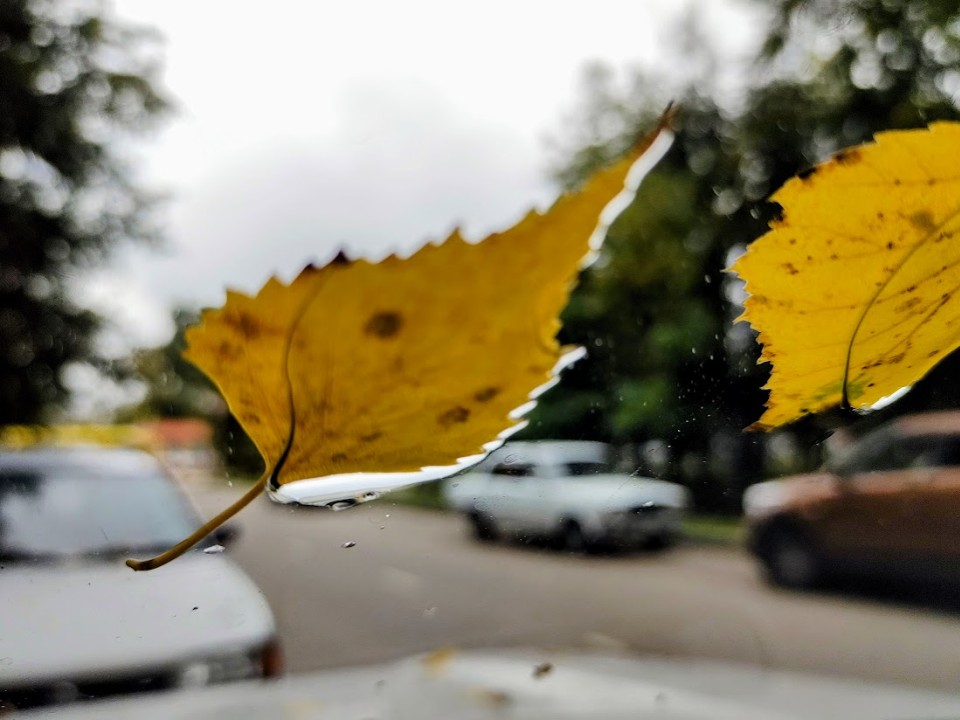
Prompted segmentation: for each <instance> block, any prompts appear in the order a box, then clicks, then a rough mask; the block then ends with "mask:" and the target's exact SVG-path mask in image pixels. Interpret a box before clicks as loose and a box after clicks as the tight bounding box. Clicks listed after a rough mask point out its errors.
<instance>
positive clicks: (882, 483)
mask: <svg viewBox="0 0 960 720" xmlns="http://www.w3.org/2000/svg"><path fill="white" fill-rule="evenodd" d="M925 449H926V448H925V446H924V445H923V444H918V443H916V442H911V439H905V438H902V437H900V436H898V435H896V434H895V433H893V432H888V431H881V432H879V433H874V434H873V435H872V436H867V437H866V438H864V440H863V441H861V443H859V444H858V446H857V448H856V449H855V450H854V452H853V453H851V455H850V456H849V457H848V458H847V460H846V462H844V463H842V464H841V465H840V466H838V467H837V471H836V484H835V492H834V493H833V494H831V495H830V496H829V497H827V498H825V499H824V500H823V501H821V502H820V503H818V504H817V505H816V506H815V507H813V508H811V510H810V517H809V519H810V521H811V524H812V525H813V526H814V527H815V529H816V535H817V540H818V542H819V543H820V544H821V546H822V548H823V549H824V551H825V552H827V554H829V555H831V556H835V557H845V558H848V559H852V560H865V561H870V562H884V563H886V562H889V561H900V560H902V559H903V558H905V557H909V556H916V555H918V554H922V553H923V542H924V541H923V540H922V537H923V535H924V531H925V529H924V523H925V522H926V520H925V518H924V516H923V513H921V512H918V509H917V508H918V505H917V499H918V495H919V493H920V490H921V488H923V487H925V486H926V485H927V484H928V483H929V482H930V479H931V474H932V470H931V468H929V467H926V466H924V464H923V463H922V462H918V458H920V457H921V456H922V455H923V453H924V451H925Z"/></svg>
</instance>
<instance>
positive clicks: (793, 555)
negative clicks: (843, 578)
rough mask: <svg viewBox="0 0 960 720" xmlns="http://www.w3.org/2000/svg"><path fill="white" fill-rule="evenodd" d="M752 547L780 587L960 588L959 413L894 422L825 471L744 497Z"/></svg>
mask: <svg viewBox="0 0 960 720" xmlns="http://www.w3.org/2000/svg"><path fill="white" fill-rule="evenodd" d="M743 504H744V512H745V514H746V519H747V523H748V546H749V548H750V550H751V552H753V554H754V555H756V557H757V558H758V559H759V560H760V562H761V564H762V565H763V568H764V570H765V572H766V574H767V577H768V578H769V579H770V580H771V581H772V582H774V583H776V584H778V585H784V586H788V587H809V586H812V585H816V584H817V583H819V582H820V581H822V580H824V579H826V578H828V577H829V576H839V575H853V574H858V575H862V574H871V575H875V574H884V575H896V576H900V577H904V578H909V579H914V580H938V581H944V580H947V581H958V580H960V411H950V412H936V413H925V414H922V415H911V416H905V417H902V418H899V419H897V420H894V421H892V422H890V423H888V424H887V425H884V426H882V427H880V428H878V429H877V430H874V431H873V432H871V433H868V434H867V435H864V436H863V437H862V438H861V439H860V440H858V441H857V442H856V443H854V444H852V445H851V446H850V447H849V448H848V450H847V451H846V452H843V453H842V454H841V455H840V457H838V458H836V459H834V460H831V461H828V462H827V463H826V465H825V466H824V467H823V468H822V470H821V471H820V472H817V473H813V474H809V475H798V476H793V477H788V478H782V479H780V480H771V481H768V482H763V483H758V484H757V485H753V486H751V487H750V488H748V489H747V492H746V493H745V494H744V498H743Z"/></svg>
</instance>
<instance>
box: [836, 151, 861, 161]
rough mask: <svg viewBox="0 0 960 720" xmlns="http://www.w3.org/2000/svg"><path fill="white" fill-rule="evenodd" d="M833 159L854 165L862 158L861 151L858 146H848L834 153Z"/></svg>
mask: <svg viewBox="0 0 960 720" xmlns="http://www.w3.org/2000/svg"><path fill="white" fill-rule="evenodd" d="M833 159H834V160H836V161H837V162H838V163H839V164H841V165H852V164H853V163H855V162H857V161H858V160H860V151H859V150H858V149H857V148H847V149H846V150H841V151H840V152H838V153H837V154H836V155H834V156H833Z"/></svg>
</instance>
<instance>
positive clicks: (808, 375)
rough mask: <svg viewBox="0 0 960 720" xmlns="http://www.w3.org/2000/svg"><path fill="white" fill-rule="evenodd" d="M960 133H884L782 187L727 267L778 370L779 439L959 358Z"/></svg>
mask: <svg viewBox="0 0 960 720" xmlns="http://www.w3.org/2000/svg"><path fill="white" fill-rule="evenodd" d="M958 153H960V124H957V123H948V122H941V123H935V124H933V125H931V126H930V128H929V129H924V130H907V131H891V132H884V133H880V134H878V135H877V136H876V138H875V141H874V142H873V143H869V144H866V145H861V146H859V147H854V148H849V149H847V150H843V151H841V152H839V153H837V155H835V156H834V157H833V158H832V159H831V160H829V161H828V162H826V163H823V164H822V165H819V166H817V167H815V168H813V169H812V170H811V171H809V172H807V173H803V174H801V175H800V176H798V177H796V178H793V179H791V180H790V181H788V182H787V183H786V184H785V185H784V186H783V187H782V188H781V189H780V190H779V191H778V192H777V193H776V194H775V195H774V196H773V197H772V200H774V201H775V202H777V203H779V204H780V205H781V207H782V208H783V215H782V217H781V218H780V219H779V220H778V221H776V222H774V223H773V224H772V225H771V229H770V231H769V232H767V233H766V234H765V235H764V236H762V237H761V238H759V239H758V240H757V241H756V242H754V243H753V244H752V245H751V246H750V247H749V249H748V251H747V252H746V253H745V254H744V255H743V256H742V257H741V258H740V259H739V260H738V261H737V262H736V263H735V264H734V265H733V268H732V269H733V270H734V271H735V272H736V273H737V274H739V275H740V277H741V278H742V279H744V280H745V281H746V290H747V292H748V294H749V297H748V298H747V300H746V304H745V312H744V314H743V316H742V317H741V319H745V320H747V321H749V322H750V324H751V325H753V327H754V328H756V329H757V330H758V332H759V340H760V342H761V343H762V344H763V351H762V355H761V361H765V362H769V363H772V365H773V367H772V374H771V376H770V381H769V383H768V385H767V387H768V388H769V390H770V398H769V401H768V403H767V408H766V411H765V412H764V414H763V416H762V417H761V418H760V420H759V422H757V423H756V424H755V425H754V427H755V428H758V429H764V430H766V429H771V428H774V427H777V426H780V425H783V424H785V423H788V422H791V421H793V420H795V419H797V418H799V417H801V416H803V415H806V414H810V413H817V412H821V411H825V410H829V409H832V408H841V409H851V410H861V411H862V410H868V409H870V408H871V407H873V406H875V405H876V404H877V403H878V402H879V401H881V400H883V399H884V398H886V397H888V396H890V395H892V394H893V393H895V392H897V391H899V390H901V389H903V388H906V387H909V386H910V385H912V384H913V383H915V382H916V381H917V380H919V379H920V378H921V377H923V375H924V374H926V373H927V371H929V370H930V369H931V368H932V367H933V366H934V365H935V364H936V363H937V362H939V360H940V359H941V358H943V357H945V356H946V355H947V354H948V353H949V352H950V351H951V350H953V349H955V348H956V347H958V346H960V302H958V296H957V289H958V287H960V243H958V242H957V240H956V237H955V236H956V234H957V233H958V231H960V171H958V169H957V162H956V158H957V157H958Z"/></svg>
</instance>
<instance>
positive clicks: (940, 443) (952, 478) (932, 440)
mask: <svg viewBox="0 0 960 720" xmlns="http://www.w3.org/2000/svg"><path fill="white" fill-rule="evenodd" d="M912 443H913V444H914V445H916V450H917V452H916V457H915V459H914V461H913V467H914V468H915V469H916V470H917V471H918V472H922V477H921V478H919V479H918V481H917V482H916V483H915V484H914V485H913V486H912V487H911V497H910V503H911V511H912V523H911V527H910V531H911V538H910V549H911V550H913V551H915V552H916V553H917V556H918V559H919V560H920V561H922V562H930V563H931V564H934V565H940V566H943V567H950V568H952V567H953V566H954V565H955V563H956V562H957V561H960V436H958V435H949V434H938V435H924V436H917V437H916V438H913V439H912Z"/></svg>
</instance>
